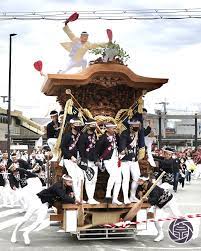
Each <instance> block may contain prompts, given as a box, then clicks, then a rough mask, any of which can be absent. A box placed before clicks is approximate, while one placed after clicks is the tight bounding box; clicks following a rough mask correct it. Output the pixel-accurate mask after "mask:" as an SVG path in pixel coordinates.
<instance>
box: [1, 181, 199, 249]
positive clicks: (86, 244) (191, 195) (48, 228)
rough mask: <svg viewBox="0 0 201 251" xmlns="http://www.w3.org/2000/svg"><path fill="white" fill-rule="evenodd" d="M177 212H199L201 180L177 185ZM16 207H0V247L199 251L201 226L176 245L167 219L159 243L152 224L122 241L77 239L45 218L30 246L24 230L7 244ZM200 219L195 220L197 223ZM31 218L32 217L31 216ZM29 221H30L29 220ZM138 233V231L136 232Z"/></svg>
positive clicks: (17, 218)
mask: <svg viewBox="0 0 201 251" xmlns="http://www.w3.org/2000/svg"><path fill="white" fill-rule="evenodd" d="M174 197H175V198H176V201H177V203H178V206H179V208H180V211H181V212H182V214H183V215H185V214H191V213H192V214H194V213H201V179H199V180H192V183H191V184H190V185H186V186H185V189H184V190H181V187H180V186H179V189H178V192H177V193H174ZM19 211H20V210H19V208H12V209H9V208H2V209H0V250H1V251H7V250H30V251H32V250H37V251H39V250H40V251H42V250H54V251H60V250H67V251H71V250H73V251H79V250H80V251H81V250H82V251H88V250H93V251H94V250H96V251H105V250H110V251H113V250H115V251H127V250H182V251H183V250H201V226H200V229H199V235H198V238H196V239H195V240H190V241H189V242H188V243H185V244H177V243H175V242H174V241H172V240H171V239H170V237H169V235H168V227H169V224H170V222H169V221H167V222H165V224H164V230H165V231H164V232H165V239H164V240H163V241H161V242H159V243H155V242H153V239H154V238H155V236H154V235H153V234H154V233H155V229H154V226H153V224H152V225H151V226H148V230H147V231H145V232H141V233H143V234H146V235H137V237H136V238H137V240H136V239H126V240H125V239H124V240H93V241H88V240H87V241H86V240H82V241H79V240H77V239H76V238H75V237H72V236H70V235H69V234H67V233H64V232H61V231H60V228H59V226H58V224H51V225H50V222H49V219H48V218H47V219H46V220H45V221H44V222H43V223H42V225H41V226H40V227H39V228H38V229H36V231H34V232H33V233H32V234H31V244H30V246H25V245H24V243H23V239H22V233H23V230H24V229H25V228H26V225H25V226H23V227H22V231H20V232H19V233H18V242H17V243H15V244H13V243H10V237H11V233H12V230H13V229H14V226H15V224H16V223H17V222H18V220H19V218H20V217H22V216H23V214H21V213H20V212H19ZM200 220H201V219H200V218H197V219H196V223H197V225H199V223H200ZM31 221H34V218H32V219H31ZM29 224H30V222H29ZM139 234H140V233H139Z"/></svg>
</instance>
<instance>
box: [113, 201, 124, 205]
mask: <svg viewBox="0 0 201 251" xmlns="http://www.w3.org/2000/svg"><path fill="white" fill-rule="evenodd" d="M112 204H117V205H118V206H120V205H122V204H123V203H122V202H121V201H119V200H113V201H112Z"/></svg>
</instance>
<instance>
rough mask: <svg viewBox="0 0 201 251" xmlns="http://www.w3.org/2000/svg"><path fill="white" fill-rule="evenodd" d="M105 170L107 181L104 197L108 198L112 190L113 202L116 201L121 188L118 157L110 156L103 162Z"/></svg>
mask: <svg viewBox="0 0 201 251" xmlns="http://www.w3.org/2000/svg"><path fill="white" fill-rule="evenodd" d="M104 164H105V168H106V170H107V172H108V173H109V179H108V181H107V190H106V197H107V198H110V197H112V196H111V192H112V189H113V187H114V190H113V200H118V195H119V191H120V188H121V180H122V177H121V167H118V157H116V156H114V155H113V156H112V158H111V159H109V160H104Z"/></svg>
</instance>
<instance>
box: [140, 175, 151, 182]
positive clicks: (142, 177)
mask: <svg viewBox="0 0 201 251" xmlns="http://www.w3.org/2000/svg"><path fill="white" fill-rule="evenodd" d="M139 180H144V181H146V180H149V177H144V176H141V177H139Z"/></svg>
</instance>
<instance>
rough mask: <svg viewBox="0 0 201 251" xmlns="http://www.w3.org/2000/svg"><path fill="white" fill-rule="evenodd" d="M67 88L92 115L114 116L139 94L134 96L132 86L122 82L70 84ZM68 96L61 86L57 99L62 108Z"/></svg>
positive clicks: (134, 92)
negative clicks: (78, 85)
mask: <svg viewBox="0 0 201 251" xmlns="http://www.w3.org/2000/svg"><path fill="white" fill-rule="evenodd" d="M111 79H112V77H110V80H109V81H110V83H111V82H112V80H111ZM69 88H70V89H71V91H72V94H73V95H74V96H75V98H76V99H77V100H78V101H79V103H80V104H81V105H82V107H84V108H87V109H89V111H90V112H91V113H92V115H93V116H97V115H105V116H112V117H115V115H116V113H117V112H118V111H119V110H120V109H127V108H129V107H130V106H131V105H132V104H133V103H134V102H135V99H136V98H138V97H139V94H137V96H136V91H135V89H134V88H131V87H129V86H127V85H124V84H118V85H117V84H115V85H113V86H108V87H107V88H105V87H104V85H102V84H93V83H90V84H88V85H85V86H80V87H77V86H76V87H75V86H73V85H72V86H69ZM68 98H69V97H68V96H67V95H66V94H65V89H64V88H61V90H60V94H59V95H58V96H57V100H58V102H59V103H60V105H61V106H62V108H64V106H65V103H66V100H67V99H68Z"/></svg>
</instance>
